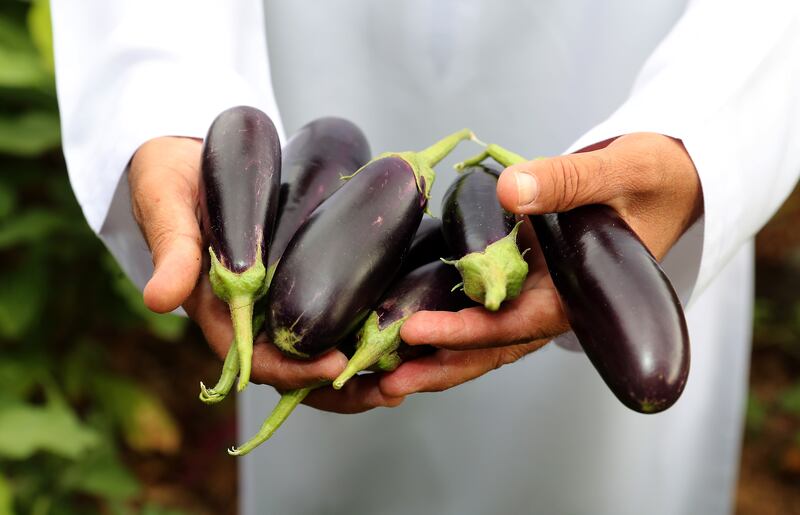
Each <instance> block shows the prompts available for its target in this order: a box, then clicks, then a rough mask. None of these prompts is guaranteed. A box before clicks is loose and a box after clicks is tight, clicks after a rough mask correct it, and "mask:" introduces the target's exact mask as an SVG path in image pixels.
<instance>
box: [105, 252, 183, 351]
mask: <svg viewBox="0 0 800 515" xmlns="http://www.w3.org/2000/svg"><path fill="white" fill-rule="evenodd" d="M105 263H106V267H107V269H108V271H109V273H110V274H111V276H112V277H113V278H114V280H113V283H112V286H113V288H114V291H116V292H117V294H119V296H120V297H122V299H123V300H124V301H125V304H127V306H128V309H130V310H131V311H132V312H133V313H134V314H136V315H138V316H139V317H140V318H141V319H143V320H144V322H145V324H146V325H147V328H148V329H149V330H150V332H151V333H153V334H154V335H155V336H157V337H159V338H161V339H162V340H166V341H177V340H179V339H180V338H181V336H183V333H184V330H185V329H186V323H187V319H186V318H183V317H179V316H176V315H170V314H164V315H161V314H158V313H153V312H152V311H150V310H149V309H147V306H145V305H144V301H143V300H142V293H141V292H140V291H139V289H138V288H137V287H136V286H135V285H134V284H133V283H132V282H131V281H130V280H129V279H128V278H127V276H126V275H125V274H124V273H123V272H122V270H120V268H119V266H118V265H117V263H116V261H114V259H113V258H112V257H111V256H110V255H107V256H106V261H105Z"/></svg>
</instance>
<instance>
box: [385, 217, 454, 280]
mask: <svg viewBox="0 0 800 515" xmlns="http://www.w3.org/2000/svg"><path fill="white" fill-rule="evenodd" d="M445 257H451V252H450V249H449V248H448V247H447V242H446V241H445V239H444V233H443V232H442V221H441V220H439V219H437V218H433V217H432V216H427V215H426V216H423V217H422V221H421V222H420V224H419V227H418V228H417V232H416V234H414V240H413V241H412V242H411V245H410V246H409V247H408V253H407V254H406V257H405V259H403V266H402V267H401V268H400V272H399V273H398V276H400V277H402V276H404V275H406V274H407V273H408V272H410V271H412V270H415V269H417V268H419V267H421V266H422V265H427V264H428V263H430V262H431V261H436V260H438V259H441V258H445Z"/></svg>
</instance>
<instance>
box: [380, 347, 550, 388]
mask: <svg viewBox="0 0 800 515" xmlns="http://www.w3.org/2000/svg"><path fill="white" fill-rule="evenodd" d="M547 341H548V340H538V341H534V342H530V343H525V344H520V345H513V346H509V347H502V348H497V349H481V350H473V351H451V350H439V351H438V352H436V354H433V355H430V356H425V357H423V358H419V359H415V360H412V361H408V362H406V363H403V364H402V365H400V366H399V367H398V368H397V370H395V371H394V372H391V373H389V374H386V375H385V376H383V377H382V378H381V379H380V382H379V383H378V384H379V386H380V389H381V391H382V392H383V393H384V395H387V396H389V397H402V396H407V395H411V394H412V393H418V392H441V391H444V390H448V389H450V388H453V387H455V386H458V385H460V384H463V383H466V382H467V381H470V380H472V379H475V378H476V377H480V376H482V375H484V374H485V373H487V372H489V371H491V370H494V369H497V368H499V367H501V366H503V365H506V364H508V363H513V362H514V361H517V360H518V359H520V358H521V357H523V356H525V355H526V354H529V353H531V352H533V351H535V350H537V349H539V348H541V347H542V346H543V345H544V344H545V343H547Z"/></svg>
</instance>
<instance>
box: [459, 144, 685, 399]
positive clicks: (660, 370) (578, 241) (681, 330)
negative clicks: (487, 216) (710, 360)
mask: <svg viewBox="0 0 800 515" xmlns="http://www.w3.org/2000/svg"><path fill="white" fill-rule="evenodd" d="M487 155H488V156H491V157H492V158H494V159H495V160H496V161H498V162H499V163H500V164H502V165H504V166H511V165H512V164H516V163H519V162H523V161H526V160H525V159H524V158H523V157H521V156H518V155H516V154H514V153H512V152H509V151H507V150H505V149H503V148H501V147H498V146H496V145H489V146H488V147H487V149H486V152H484V154H482V155H481V156H477V157H476V158H474V159H471V160H469V161H468V162H470V163H471V162H473V161H475V160H480V159H482V158H483V157H486V156H487ZM530 218H531V222H532V223H533V228H534V230H535V231H536V237H537V239H538V240H539V245H540V246H541V248H542V254H543V255H544V258H545V261H546V262H547V267H548V269H549V271H550V276H551V277H552V279H553V284H554V285H555V287H556V290H557V291H558V295H559V297H560V299H561V304H562V306H563V308H564V312H565V313H566V315H567V319H568V320H569V323H570V325H571V326H572V330H573V331H574V332H575V335H576V336H577V338H578V341H579V342H580V344H581V346H582V347H583V350H584V351H585V352H586V355H587V356H588V357H589V359H590V360H591V362H592V364H593V365H594V367H595V368H596V369H597V371H598V372H599V373H600V376H601V377H602V378H603V380H604V381H605V383H606V384H607V385H608V387H609V388H610V389H611V391H612V392H613V393H614V395H616V396H617V398H618V399H619V400H620V401H621V402H622V403H623V404H625V405H626V406H627V407H629V408H630V409H632V410H634V411H638V412H641V413H657V412H659V411H663V410H665V409H667V408H669V407H670V406H672V405H673V404H674V403H675V402H676V401H677V400H678V398H679V397H680V395H681V393H682V392H683V389H684V386H685V385H686V379H687V377H688V375H689V362H690V348H689V333H688V330H687V328H686V319H685V318H684V313H683V308H682V307H681V304H680V301H679V299H678V296H677V294H676V293H675V290H674V288H673V287H672V284H671V283H670V281H669V278H668V277H667V276H666V274H665V273H664V271H663V270H662V269H661V266H660V265H659V264H658V261H657V260H656V259H655V258H654V257H653V255H652V254H651V253H650V251H649V250H647V247H645V245H644V243H642V241H641V240H640V239H639V237H638V236H637V235H636V233H635V232H634V231H633V229H631V228H630V226H629V225H628V224H627V223H626V222H625V220H623V219H622V217H621V216H620V215H619V214H618V213H617V212H616V211H615V210H614V209H612V208H611V207H608V206H604V205H590V206H584V207H580V208H577V209H573V210H571V211H568V212H564V213H553V214H547V215H538V216H531V217H530Z"/></svg>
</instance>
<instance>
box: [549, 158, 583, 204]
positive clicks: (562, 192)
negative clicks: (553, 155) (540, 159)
mask: <svg viewBox="0 0 800 515" xmlns="http://www.w3.org/2000/svg"><path fill="white" fill-rule="evenodd" d="M550 172H551V175H552V177H553V182H552V184H553V191H552V195H553V200H554V203H555V206H556V209H563V208H566V207H569V206H571V205H573V203H574V202H575V199H576V197H577V195H578V191H579V188H580V185H581V176H580V171H579V170H578V167H577V166H576V165H575V163H574V162H573V161H572V160H571V159H568V158H557V159H554V160H552V162H551V168H550Z"/></svg>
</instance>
